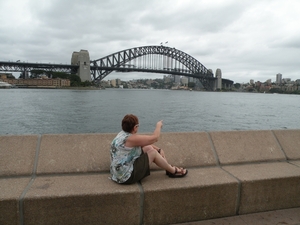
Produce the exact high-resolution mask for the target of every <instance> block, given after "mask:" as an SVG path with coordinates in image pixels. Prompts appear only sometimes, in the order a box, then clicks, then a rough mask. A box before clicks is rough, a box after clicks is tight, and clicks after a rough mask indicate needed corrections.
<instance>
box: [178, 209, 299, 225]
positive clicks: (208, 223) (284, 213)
mask: <svg viewBox="0 0 300 225" xmlns="http://www.w3.org/2000/svg"><path fill="white" fill-rule="evenodd" d="M176 225H300V208H292V209H283V210H275V211H269V212H261V213H253V214H246V215H240V216H233V217H226V218H220V219H212V220H203V221H196V222H189V223H180V224H176Z"/></svg>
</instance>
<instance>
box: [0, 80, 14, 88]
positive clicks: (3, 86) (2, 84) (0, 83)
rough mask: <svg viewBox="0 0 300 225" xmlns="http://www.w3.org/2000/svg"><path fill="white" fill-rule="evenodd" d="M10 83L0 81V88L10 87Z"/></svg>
mask: <svg viewBox="0 0 300 225" xmlns="http://www.w3.org/2000/svg"><path fill="white" fill-rule="evenodd" d="M11 87H12V85H11V84H9V83H6V82H3V81H0V88H11Z"/></svg>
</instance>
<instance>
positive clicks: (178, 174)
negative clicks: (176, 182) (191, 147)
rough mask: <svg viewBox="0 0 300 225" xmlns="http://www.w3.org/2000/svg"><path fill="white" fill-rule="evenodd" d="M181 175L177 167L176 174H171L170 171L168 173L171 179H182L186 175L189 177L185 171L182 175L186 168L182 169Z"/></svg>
mask: <svg viewBox="0 0 300 225" xmlns="http://www.w3.org/2000/svg"><path fill="white" fill-rule="evenodd" d="M180 170H181V173H179V172H178V170H177V167H176V166H175V173H170V172H169V171H166V174H167V175H168V176H169V177H170V178H181V177H184V176H185V175H187V173H188V170H187V169H185V173H182V172H183V170H184V168H181V169H180Z"/></svg>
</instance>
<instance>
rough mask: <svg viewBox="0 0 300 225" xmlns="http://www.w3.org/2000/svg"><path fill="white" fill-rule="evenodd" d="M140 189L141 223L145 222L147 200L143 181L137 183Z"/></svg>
mask: <svg viewBox="0 0 300 225" xmlns="http://www.w3.org/2000/svg"><path fill="white" fill-rule="evenodd" d="M137 185H138V187H139V189H140V225H142V224H143V223H144V201H145V192H144V189H143V186H142V184H141V182H140V181H139V182H138V183H137Z"/></svg>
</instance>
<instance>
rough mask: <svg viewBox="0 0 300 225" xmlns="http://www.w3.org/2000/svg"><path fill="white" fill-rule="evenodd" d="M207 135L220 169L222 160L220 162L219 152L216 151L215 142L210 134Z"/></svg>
mask: <svg viewBox="0 0 300 225" xmlns="http://www.w3.org/2000/svg"><path fill="white" fill-rule="evenodd" d="M206 134H207V136H208V139H209V142H210V145H211V149H212V151H213V154H214V156H215V159H216V163H217V166H219V167H220V160H219V157H218V154H217V151H216V148H215V145H214V142H213V141H212V138H211V136H210V133H209V132H206Z"/></svg>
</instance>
